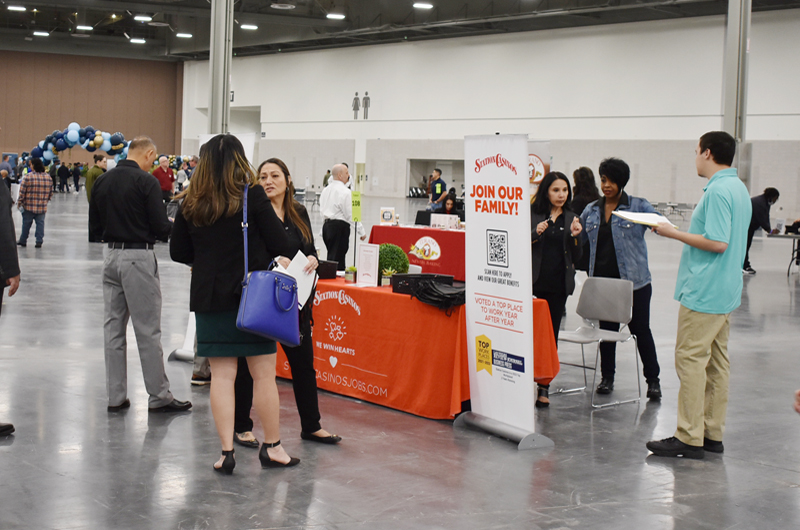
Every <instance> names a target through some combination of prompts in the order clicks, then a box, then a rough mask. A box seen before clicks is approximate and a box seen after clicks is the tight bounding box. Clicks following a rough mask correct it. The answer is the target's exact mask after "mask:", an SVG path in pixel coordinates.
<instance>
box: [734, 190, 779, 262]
mask: <svg viewBox="0 0 800 530" xmlns="http://www.w3.org/2000/svg"><path fill="white" fill-rule="evenodd" d="M780 196H781V194H780V192H779V191H778V190H776V189H775V188H767V189H765V190H764V193H762V194H761V195H758V196H756V197H751V198H750V201H751V203H752V204H753V217H752V218H751V219H750V226H749V227H748V228H747V251H746V252H745V254H744V265H743V266H742V272H744V273H745V274H755V273H756V271H755V269H753V267H752V266H751V265H750V246H751V245H752V244H753V235H754V234H755V233H756V230H758V229H759V228H761V229H763V230H764V232H766V233H767V234H777V233H778V231H777V230H772V229H771V228H770V226H769V208H770V206H772V205H773V204H775V203H776V202H778V198H779V197H780Z"/></svg>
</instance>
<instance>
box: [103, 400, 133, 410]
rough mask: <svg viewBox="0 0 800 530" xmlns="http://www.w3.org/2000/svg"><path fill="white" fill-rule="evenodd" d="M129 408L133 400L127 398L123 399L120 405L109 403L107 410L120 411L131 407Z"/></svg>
mask: <svg viewBox="0 0 800 530" xmlns="http://www.w3.org/2000/svg"><path fill="white" fill-rule="evenodd" d="M129 408H131V400H130V399H126V400H125V401H123V402H122V403H120V404H119V405H109V406H108V407H107V409H106V410H108V412H119V411H121V410H125V409H129Z"/></svg>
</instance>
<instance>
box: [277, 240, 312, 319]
mask: <svg viewBox="0 0 800 530" xmlns="http://www.w3.org/2000/svg"><path fill="white" fill-rule="evenodd" d="M306 265H308V258H307V257H306V255H305V254H303V253H302V252H301V251H299V250H298V251H297V254H295V256H294V258H293V259H292V262H291V263H289V268H288V269H284V268H283V267H281V266H280V264H279V265H278V266H277V267H275V270H277V271H280V272H283V273H286V274H288V275H289V276H291V277H292V278H294V279H295V281H296V282H297V305H298V307H299V308H300V309H303V306H304V305H306V302H307V301H308V297H309V296H311V290H312V289H314V285H316V283H317V273H316V271H314V272H312V273H311V274H306V273H305V271H304V270H303V269H304V268H305V266H306Z"/></svg>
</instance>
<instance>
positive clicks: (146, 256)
mask: <svg viewBox="0 0 800 530" xmlns="http://www.w3.org/2000/svg"><path fill="white" fill-rule="evenodd" d="M155 158H156V146H155V144H153V141H152V140H151V139H150V138H147V137H146V136H141V137H138V138H136V139H134V140H133V141H132V142H131V144H130V146H129V147H128V158H127V159H125V160H120V162H119V164H117V167H115V168H114V169H112V170H110V171H108V172H106V173H105V174H103V175H102V176H101V177H100V178H98V179H97V182H95V184H94V186H93V188H92V198H91V201H90V202H89V229H90V230H91V232H92V234H93V236H94V237H95V238H96V240H97V241H100V240H102V241H104V242H106V243H108V247H109V250H108V255H107V257H106V259H105V262H104V263H103V301H104V308H105V325H104V328H103V331H104V336H105V357H106V386H107V388H108V410H109V412H117V411H120V410H122V409H126V408H128V407H130V401H129V400H128V396H127V391H128V383H127V362H126V359H127V348H126V341H125V329H126V328H127V326H128V318H129V317H130V318H131V319H132V320H133V329H134V331H135V333H136V342H137V344H138V346H139V357H140V358H141V361H142V375H143V376H144V384H145V388H146V389H147V393H148V394H150V399H149V403H148V407H149V410H150V412H179V411H184V410H188V409H189V408H191V406H192V404H191V403H190V402H188V401H178V400H177V399H175V398H174V397H173V396H172V393H171V392H170V391H169V380H168V379H167V374H166V373H165V372H164V352H163V350H162V349H161V282H160V280H159V276H158V263H157V262H156V255H155V253H154V252H153V244H154V243H155V241H156V239H159V240H161V241H166V240H167V239H168V238H169V235H170V232H171V231H172V223H170V221H169V219H167V214H166V212H165V210H164V206H163V204H162V202H161V188H160V187H159V184H158V180H156V179H154V178H153V176H152V175H150V173H148V172H147V171H145V169H149V168H150V167H152V165H153V161H154V160H155Z"/></svg>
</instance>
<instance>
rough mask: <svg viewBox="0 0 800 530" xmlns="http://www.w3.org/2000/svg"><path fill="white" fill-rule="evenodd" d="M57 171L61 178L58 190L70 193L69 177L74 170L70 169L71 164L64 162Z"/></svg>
mask: <svg viewBox="0 0 800 530" xmlns="http://www.w3.org/2000/svg"><path fill="white" fill-rule="evenodd" d="M56 173H57V174H58V179H59V180H60V182H59V184H58V191H60V192H61V193H69V178H70V177H71V176H72V171H71V170H70V169H69V166H68V165H67V164H65V163H63V162H62V163H61V165H60V166H58V170H57V171H56Z"/></svg>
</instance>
